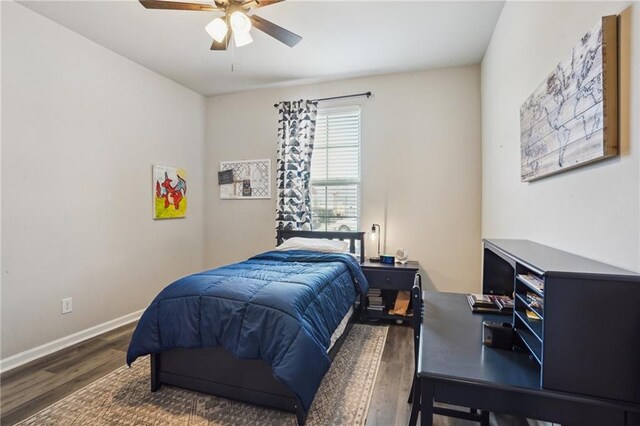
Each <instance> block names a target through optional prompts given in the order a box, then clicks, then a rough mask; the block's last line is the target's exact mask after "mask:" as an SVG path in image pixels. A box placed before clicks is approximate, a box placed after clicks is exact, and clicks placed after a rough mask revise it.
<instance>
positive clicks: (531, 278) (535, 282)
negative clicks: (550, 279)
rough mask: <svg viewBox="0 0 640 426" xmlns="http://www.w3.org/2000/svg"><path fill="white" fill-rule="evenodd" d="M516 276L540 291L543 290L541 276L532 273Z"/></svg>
mask: <svg viewBox="0 0 640 426" xmlns="http://www.w3.org/2000/svg"><path fill="white" fill-rule="evenodd" d="M518 278H520V279H521V280H522V281H524V282H525V283H527V284H529V285H530V286H531V287H533V288H535V289H536V290H538V291H539V292H541V293H542V292H543V291H544V281H542V278H540V277H537V276H535V275H532V274H519V275H518Z"/></svg>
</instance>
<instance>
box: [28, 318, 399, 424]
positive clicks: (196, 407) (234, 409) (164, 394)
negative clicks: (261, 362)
mask: <svg viewBox="0 0 640 426" xmlns="http://www.w3.org/2000/svg"><path fill="white" fill-rule="evenodd" d="M387 331H388V327H380V326H370V325H363V324H354V326H353V327H352V329H351V332H350V333H349V335H348V336H347V338H346V339H345V341H344V344H343V345H342V348H341V349H340V351H339V352H338V355H337V356H336V358H335V360H334V362H333V364H332V365H331V368H330V369H329V371H328V372H327V374H326V375H325V377H324V379H323V380H322V384H321V385H320V389H319V390H318V393H317V394H316V397H315V400H314V401H313V405H312V406H311V409H310V411H309V415H308V416H307V423H306V424H307V425H310V426H313V425H363V424H364V423H365V420H366V416H367V411H368V410H369V402H370V401H371V396H372V394H373V387H374V384H375V381H376V375H377V372H378V367H379V365H380V359H381V358H382V351H383V349H384V344H385V340H386V337H387ZM18 424H19V425H38V426H41V425H65V426H66V425H131V426H134V425H135V426H142V425H190V426H191V425H194V426H196V425H197V426H204V425H207V426H209V425H216V426H227V425H229V426H230V425H274V426H275V425H295V424H296V418H295V415H293V414H290V413H286V412H283V411H278V410H271V409H268V408H263V407H258V406H255V405H251V404H246V403H242V402H237V401H232V400H229V399H224V398H218V397H216V396H212V395H207V394H203V393H198V392H192V391H187V390H183V389H179V388H175V387H171V386H163V387H162V388H160V390H159V391H157V392H154V393H151V392H150V391H149V357H144V358H141V359H139V360H138V361H136V362H135V363H134V364H133V366H132V367H131V368H129V367H126V366H125V367H121V368H119V369H117V370H115V371H114V372H112V373H110V374H108V375H107V376H105V377H103V378H101V379H99V380H98V381H96V382H94V383H92V384H90V385H88V386H86V387H85V388H82V389H80V390H79V391H77V392H75V393H73V394H71V395H69V396H67V397H66V398H64V399H62V400H60V401H58V402H56V403H55V404H53V405H51V406H49V407H47V408H45V409H44V410H42V411H40V412H38V413H36V414H34V415H33V416H31V417H29V418H28V419H26V420H23V421H22V422H20V423H18Z"/></svg>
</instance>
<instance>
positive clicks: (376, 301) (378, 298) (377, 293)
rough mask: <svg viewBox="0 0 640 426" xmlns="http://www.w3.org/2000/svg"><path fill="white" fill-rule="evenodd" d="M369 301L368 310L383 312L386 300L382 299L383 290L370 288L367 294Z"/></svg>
mask: <svg viewBox="0 0 640 426" xmlns="http://www.w3.org/2000/svg"><path fill="white" fill-rule="evenodd" d="M367 299H368V300H369V303H368V309H370V310H372V311H383V310H384V308H385V306H384V300H383V299H382V290H380V289H379V288H370V289H369V291H368V292H367Z"/></svg>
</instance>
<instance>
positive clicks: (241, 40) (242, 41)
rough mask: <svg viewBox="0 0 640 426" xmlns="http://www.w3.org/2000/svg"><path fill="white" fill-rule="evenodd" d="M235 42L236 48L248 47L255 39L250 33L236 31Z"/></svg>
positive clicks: (234, 33)
mask: <svg viewBox="0 0 640 426" xmlns="http://www.w3.org/2000/svg"><path fill="white" fill-rule="evenodd" d="M233 41H234V42H235V43H236V47H242V46H246V45H247V44H249V43H253V37H251V34H249V32H246V33H243V32H238V31H234V32H233Z"/></svg>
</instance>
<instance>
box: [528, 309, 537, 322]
mask: <svg viewBox="0 0 640 426" xmlns="http://www.w3.org/2000/svg"><path fill="white" fill-rule="evenodd" d="M527 318H529V319H530V320H535V321H540V317H538V316H537V315H536V314H535V313H534V312H533V311H532V310H531V309H527Z"/></svg>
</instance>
